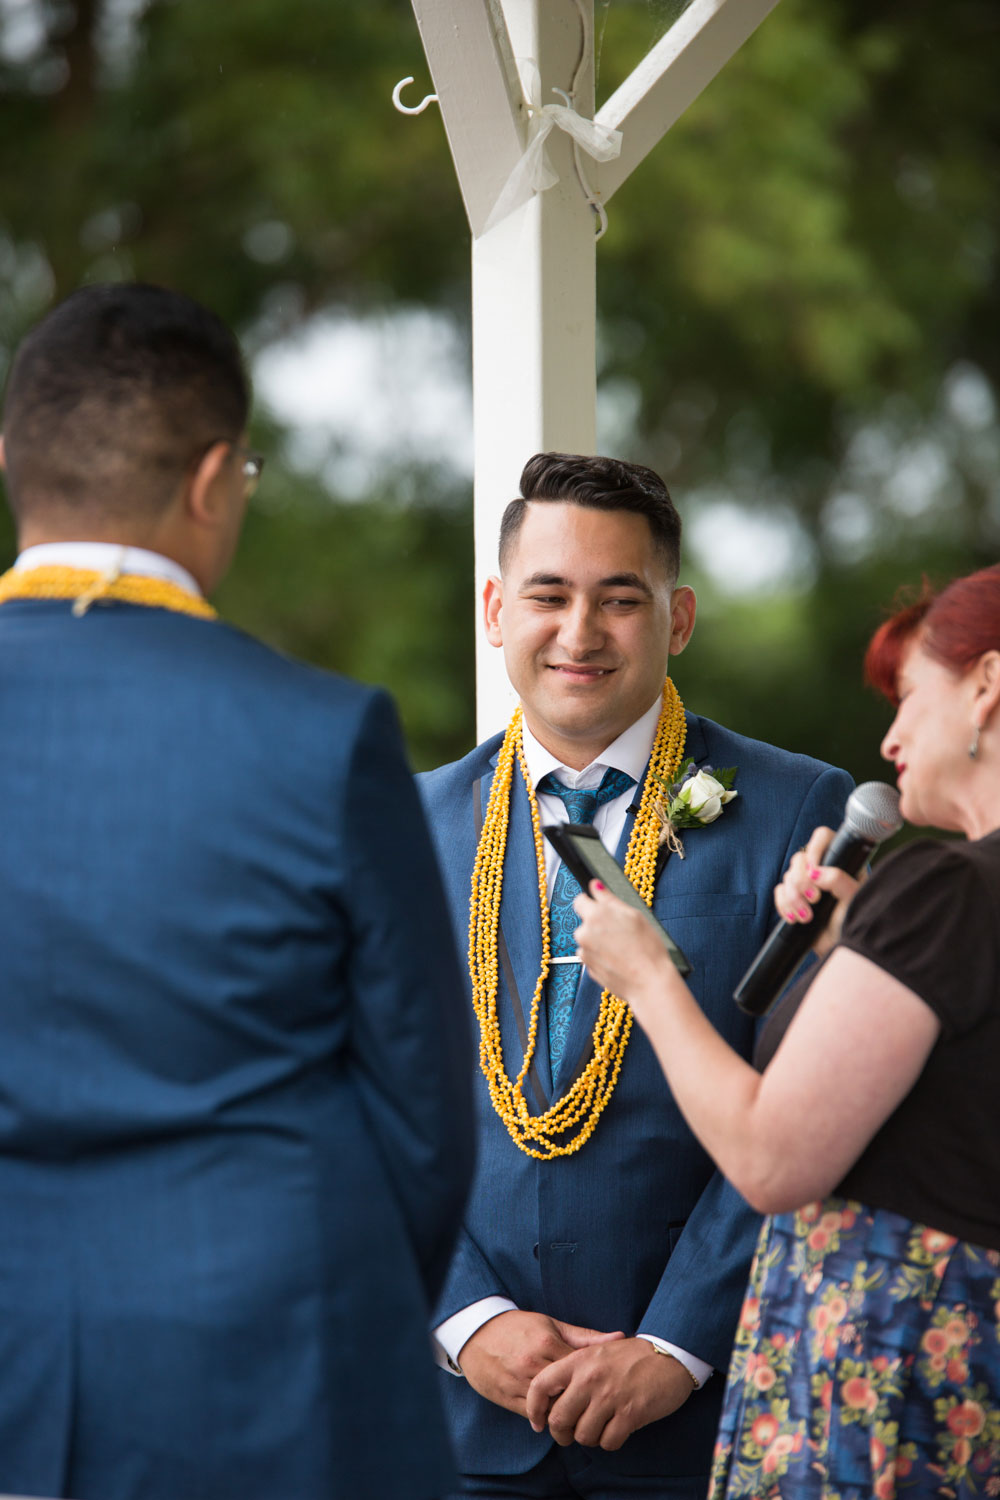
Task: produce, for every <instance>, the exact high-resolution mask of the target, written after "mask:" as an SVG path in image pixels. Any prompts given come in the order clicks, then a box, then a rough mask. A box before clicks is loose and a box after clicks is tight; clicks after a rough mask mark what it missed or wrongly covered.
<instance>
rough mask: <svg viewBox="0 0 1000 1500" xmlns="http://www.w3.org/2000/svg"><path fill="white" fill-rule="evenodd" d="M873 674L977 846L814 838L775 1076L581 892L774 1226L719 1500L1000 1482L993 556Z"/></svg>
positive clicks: (889, 643) (597, 939)
mask: <svg viewBox="0 0 1000 1500" xmlns="http://www.w3.org/2000/svg"><path fill="white" fill-rule="evenodd" d="M866 669H867V674H868V678H869V680H870V682H872V683H873V684H874V686H875V687H877V688H878V689H880V690H881V691H882V692H883V693H884V694H885V695H886V697H888V698H889V700H890V701H891V702H893V703H894V704H895V705H896V716H895V718H894V719H893V722H892V724H891V726H890V727H889V730H888V732H887V733H886V735H885V738H884V740H883V741H882V754H883V756H884V757H885V758H886V760H889V761H891V762H892V764H893V765H894V767H895V769H896V772H897V776H898V783H899V790H900V796H901V801H900V811H901V813H902V815H903V816H904V817H905V818H906V819H907V820H908V821H909V822H911V823H914V824H918V825H929V826H933V827H937V828H942V829H947V830H951V831H954V832H956V833H962V834H964V835H965V838H966V842H964V843H963V842H941V841H931V840H920V841H917V842H914V843H911V844H908V845H905V846H904V847H903V848H901V849H899V850H897V851H895V852H894V853H893V854H891V855H890V856H889V857H888V858H886V859H885V860H884V861H882V862H881V863H879V864H878V865H877V866H876V868H875V871H874V873H873V874H872V875H871V877H870V879H869V880H868V881H867V882H866V883H864V884H863V885H860V886H859V885H858V882H856V881H855V880H853V879H852V878H851V877H850V876H848V875H846V874H845V873H844V872H843V871H838V870H835V869H832V868H826V867H824V866H823V865H822V864H821V860H822V858H823V854H824V850H825V849H826V847H827V845H828V843H829V840H830V837H831V834H830V830H829V829H828V828H817V829H816V831H815V833H814V834H813V836H812V838H811V839H810V840H809V843H808V844H807V846H806V848H805V850H804V851H803V852H801V853H799V854H797V855H796V856H795V858H794V859H793V860H792V861H791V864H790V866H789V869H788V872H787V873H786V875H785V878H784V879H783V881H782V882H781V884H780V885H779V886H778V887H777V889H776V891H775V904H776V906H777V909H778V911H779V913H780V914H781V915H782V916H783V917H784V919H785V920H787V921H789V922H799V921H802V922H807V921H810V920H811V919H812V911H811V903H812V902H814V901H816V900H817V899H818V897H819V894H820V892H821V891H827V892H830V893H832V894H833V895H834V896H835V897H837V898H838V902H837V906H836V909H835V911H834V915H833V920H832V921H831V923H830V925H829V927H828V929H827V931H826V932H825V933H822V934H820V935H819V936H818V938H817V941H816V944H815V946H816V949H817V952H820V951H823V952H825V953H826V957H825V958H824V961H823V964H822V966H821V967H820V968H819V969H818V970H816V971H814V973H813V974H812V975H810V976H809V977H808V978H807V979H806V980H804V981H801V982H800V983H799V984H798V985H796V986H794V987H793V989H792V990H791V991H790V992H789V994H788V995H787V996H786V997H785V998H784V999H783V1000H782V1002H781V1004H780V1005H779V1007H778V1009H777V1010H776V1011H775V1013H774V1015H773V1017H772V1019H771V1021H770V1023H769V1025H768V1027H767V1029H766V1030H765V1031H764V1034H763V1037H762V1039H761V1044H760V1048H759V1052H758V1057H757V1062H758V1066H759V1067H761V1068H763V1070H764V1071H763V1072H762V1073H758V1072H755V1071H754V1069H753V1068H751V1067H750V1066H749V1065H748V1064H747V1063H746V1062H744V1061H743V1059H742V1058H740V1057H738V1056H737V1055H736V1054H735V1053H734V1052H733V1051H732V1050H731V1049H730V1048H729V1047H728V1046H727V1044H726V1042H725V1041H724V1040H723V1039H722V1038H721V1037H720V1036H719V1035H718V1033H717V1032H716V1031H714V1030H713V1028H712V1027H711V1025H710V1024H709V1022H708V1021H707V1020H706V1019H705V1017H704V1016H703V1015H702V1013H701V1012H700V1010H699V1009H698V1007H697V1006H696V1005H695V1003H694V1001H693V999H692V997H691V995H690V993H689V991H688V990H687V988H686V986H685V985H684V983H683V981H682V980H681V978H680V976H679V975H678V974H677V973H676V971H675V970H674V969H673V967H672V965H671V964H670V963H669V961H667V962H664V960H663V957H662V954H661V949H660V947H659V946H658V944H657V941H656V937H655V934H652V938H653V941H650V939H649V937H648V936H647V934H646V932H645V930H644V926H643V922H642V919H641V918H638V919H637V917H636V914H635V913H632V912H630V911H629V910H628V908H627V907H625V906H624V905H623V904H622V903H621V902H619V901H617V900H616V899H615V898H614V897H613V896H611V895H610V893H609V892H608V891H606V890H604V889H603V888H601V887H600V886H599V885H598V884H597V883H595V884H594V885H593V886H592V888H591V889H592V894H591V895H588V896H583V895H581V896H580V897H578V898H577V909H578V911H579V912H580V914H581V916H582V922H581V925H580V927H579V928H578V929H577V942H578V946H579V951H580V954H581V956H582V958H583V960H584V962H585V963H586V965H587V967H588V969H590V970H591V971H592V972H593V973H594V974H596V976H597V977H598V979H599V980H600V981H601V982H603V983H606V984H612V985H614V986H615V988H616V990H617V991H618V993H619V994H621V995H623V996H625V997H626V998H627V999H628V1001H629V1003H630V1005H631V1006H632V1008H633V1010H634V1012H635V1015H636V1017H637V1018H638V1020H639V1021H640V1023H641V1025H642V1026H643V1028H644V1030H645V1031H646V1033H647V1035H648V1036H649V1038H650V1040H651V1042H652V1043H653V1046H654V1048H655V1049H656V1053H657V1056H658V1057H659V1059H660V1062H661V1064H662V1066H663V1070H664V1073H665V1074H666V1077H667V1079H668V1081H669V1084H670V1087H671V1089H672V1090H673V1093H674V1096H675V1098H676V1099H677V1100H678V1102H679V1104H680V1106H681V1108H682V1110H683V1111H684V1114H685V1116H686V1118H687V1119H688V1121H689V1123H690V1125H691V1127H692V1129H693V1130H694V1131H695V1133H696V1135H697V1136H698V1137H699V1139H700V1140H701V1141H702V1142H703V1144H704V1145H705V1147H706V1148H707V1149H708V1150H709V1151H710V1152H711V1154H712V1156H713V1157H714V1158H715V1160H716V1162H717V1163H718V1165H719V1167H720V1168H721V1170H722V1171H723V1172H725V1174H726V1176H727V1177H728V1178H729V1180H730V1181H731V1182H732V1183H733V1184H734V1186H735V1187H737V1188H738V1189H739V1190H740V1192H742V1193H743V1194H744V1195H745V1196H746V1197H747V1198H748V1199H749V1200H750V1202H751V1203H753V1204H754V1205H755V1206H756V1207H757V1208H759V1209H760V1210H761V1211H762V1212H765V1213H767V1214H768V1215H769V1217H768V1218H767V1219H766V1220H765V1222H764V1226H763V1228H762V1231H761V1237H760V1241H759V1244H758V1248H757V1254H756V1257H755V1260H754V1265H753V1269H752V1272H751V1278H750V1284H749V1288H748V1292H747V1297H746V1301H745V1303H744V1307H743V1313H742V1316H741V1320H740V1329H739V1333H738V1336H737V1343H736V1347H735V1349H734V1353H733V1359H732V1363H731V1365H730V1371H729V1382H728V1386H727V1393H726V1401H725V1404H724V1408H723V1414H722V1421H721V1426H720V1431H719V1438H718V1442H717V1446H716V1453H715V1460H714V1466H713V1467H714V1473H713V1487H712V1491H711V1493H712V1495H713V1496H714V1497H716V1500H722V1497H723V1496H731V1497H734V1500H735V1497H743V1496H763V1495H778V1496H782V1497H795V1500H799V1497H803V1500H805V1497H812V1496H816V1497H817V1500H819V1497H827V1496H845V1497H847V1496H851V1497H861V1496H869V1495H873V1496H875V1497H877V1500H892V1497H893V1496H894V1495H896V1494H897V1493H898V1494H899V1495H900V1496H901V1497H902V1496H917V1497H922V1496H929V1495H941V1496H946V1497H949V1500H953V1497H955V1496H956V1495H969V1496H972V1495H983V1496H992V1495H997V1494H1000V1171H998V1167H997V1164H998V1162H1000V1106H998V1103H997V1099H998V1092H997V1078H998V1076H1000V1001H998V998H997V995H998V989H997V986H998V978H1000V566H997V567H992V568H986V569H984V570H982V571H981V572H978V573H974V574H972V575H970V576H969V577H966V578H961V579H958V580H956V581H955V582H953V583H951V584H950V585H949V586H948V587H947V588H945V589H944V590H943V591H942V592H941V593H939V594H937V595H934V594H933V593H931V592H930V591H929V590H927V589H925V591H924V594H923V596H922V597H921V598H920V599H919V600H918V601H917V602H916V603H913V604H910V605H909V606H907V607H905V608H903V609H901V610H899V611H898V612H897V613H896V614H895V615H894V616H893V617H892V618H891V619H889V620H887V621H886V622H885V623H884V624H883V625H882V626H881V627H880V629H879V630H878V631H877V632H876V634H875V636H874V638H873V640H872V642H871V644H870V646H869V648H868V653H867V657H866ZM838 932H839V937H838V936H837V934H838ZM567 1374H568V1371H567ZM566 1383H567V1381H566V1376H565V1375H563V1374H562V1373H561V1372H560V1369H559V1366H558V1365H551V1366H550V1367H549V1368H548V1370H546V1371H544V1372H542V1373H541V1374H540V1375H539V1376H538V1377H537V1378H536V1380H535V1382H534V1384H533V1386H532V1389H531V1391H530V1392H529V1396H528V1403H527V1404H528V1410H529V1413H530V1415H531V1417H532V1420H533V1422H534V1423H535V1425H536V1426H539V1425H540V1424H541V1423H542V1422H544V1421H545V1420H548V1421H549V1423H550V1424H551V1423H552V1422H553V1421H560V1420H563V1419H564V1414H562V1413H561V1412H560V1402H561V1400H562V1399H564V1398H563V1397H562V1396H561V1394H560V1392H561V1389H562V1387H563V1386H564V1385H566ZM571 1419H572V1413H571V1412H570V1413H568V1414H565V1420H571Z"/></svg>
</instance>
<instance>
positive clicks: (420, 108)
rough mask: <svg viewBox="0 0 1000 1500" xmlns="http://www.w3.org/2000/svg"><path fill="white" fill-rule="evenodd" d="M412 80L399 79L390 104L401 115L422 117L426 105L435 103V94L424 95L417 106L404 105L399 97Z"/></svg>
mask: <svg viewBox="0 0 1000 1500" xmlns="http://www.w3.org/2000/svg"><path fill="white" fill-rule="evenodd" d="M412 82H413V79H412V78H401V79H400V80H399V82H398V83H397V84H396V87H395V88H394V89H393V91H392V102H393V104H394V105H395V106H396V108H397V109H398V110H399V113H400V114H401V115H422V114H423V112H424V110H425V109H426V108H427V106H428V104H436V103H437V94H425V95H424V97H423V98H422V99H421V101H420V103H419V104H404V103H403V101H402V99H401V98H400V95H401V94H402V92H403V90H404V89H405V88H406V86H407V84H409V83H412Z"/></svg>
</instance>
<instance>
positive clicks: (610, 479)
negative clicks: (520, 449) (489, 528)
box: [500, 453, 681, 582]
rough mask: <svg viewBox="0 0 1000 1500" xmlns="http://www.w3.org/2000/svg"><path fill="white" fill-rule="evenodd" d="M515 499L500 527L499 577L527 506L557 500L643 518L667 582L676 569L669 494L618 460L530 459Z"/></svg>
mask: <svg viewBox="0 0 1000 1500" xmlns="http://www.w3.org/2000/svg"><path fill="white" fill-rule="evenodd" d="M520 488H521V493H520V496H519V497H518V498H517V499H516V500H512V501H511V502H510V504H509V505H508V506H507V509H506V510H505V511H504V513H503V518H502V520H501V522H500V571H501V573H502V572H503V571H504V570H505V569H506V567H507V565H508V563H509V562H510V558H511V554H512V553H513V550H514V545H515V543H516V541H517V535H518V532H519V531H520V529H521V526H522V524H523V522H524V517H525V513H526V510H527V505H528V502H529V501H536V500H561V501H568V502H569V503H571V504H573V505H582V506H585V507H586V508H588V509H590V510H623V511H630V512H632V513H633V514H635V515H638V516H645V518H646V520H647V521H648V522H649V529H650V532H651V533H652V540H653V546H654V547H655V548H656V550H657V551H658V552H659V553H661V555H662V556H663V558H664V560H665V562H666V564H667V568H668V571H669V573H670V577H671V582H673V581H675V580H676V578H677V573H678V571H679V569H680V563H681V518H680V516H679V515H678V514H677V511H676V509H675V507H674V502H673V501H672V500H671V498H670V492H669V490H668V489H667V487H666V485H665V484H664V482H663V480H662V479H661V478H660V476H659V474H656V473H654V471H653V470H652V469H647V468H646V467H645V466H644V465H643V464H630V463H625V462H624V461H623V460H622V459H618V458H600V457H590V456H587V455H585V454H580V453H536V454H535V456H534V458H529V460H528V462H527V463H526V464H525V466H524V468H523V470H522V471H521V486H520Z"/></svg>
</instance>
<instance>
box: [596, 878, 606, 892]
mask: <svg viewBox="0 0 1000 1500" xmlns="http://www.w3.org/2000/svg"><path fill="white" fill-rule="evenodd" d="M604 889H605V885H604V881H603V880H595V881H594V890H595V891H603V890H604Z"/></svg>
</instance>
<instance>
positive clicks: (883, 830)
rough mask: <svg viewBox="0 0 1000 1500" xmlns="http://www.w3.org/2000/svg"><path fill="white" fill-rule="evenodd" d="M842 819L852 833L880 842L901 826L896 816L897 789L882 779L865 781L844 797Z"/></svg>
mask: <svg viewBox="0 0 1000 1500" xmlns="http://www.w3.org/2000/svg"><path fill="white" fill-rule="evenodd" d="M844 821H845V823H846V824H847V826H848V828H849V829H850V830H851V832H852V833H853V834H856V835H857V837H858V838H862V839H864V840H865V841H866V842H867V843H871V844H881V842H882V840H883V839H891V838H892V836H893V834H894V833H898V832H899V830H900V829H901V828H902V826H903V820H902V818H901V817H900V816H899V792H898V791H897V790H896V788H895V787H894V786H886V784H885V782H884V781H864V782H862V783H861V785H860V786H858V787H855V788H854V791H853V792H852V793H851V795H850V796H849V797H848V799H847V806H846V808H845V809H844Z"/></svg>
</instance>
